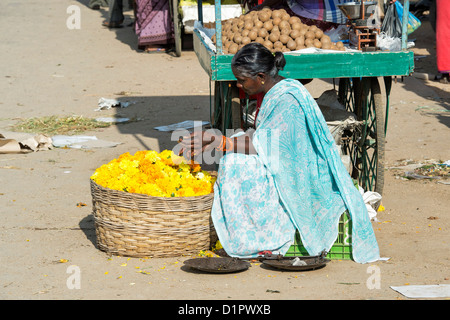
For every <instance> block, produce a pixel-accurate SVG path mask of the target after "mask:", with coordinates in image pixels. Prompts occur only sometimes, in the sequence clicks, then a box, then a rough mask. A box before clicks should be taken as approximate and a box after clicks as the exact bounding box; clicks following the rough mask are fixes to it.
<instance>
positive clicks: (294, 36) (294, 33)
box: [289, 29, 300, 40]
mask: <svg viewBox="0 0 450 320" xmlns="http://www.w3.org/2000/svg"><path fill="white" fill-rule="evenodd" d="M289 36H290V37H291V38H292V39H294V40H295V39H297V38H298V37H300V30H297V29H294V30H291V32H290V33H289Z"/></svg>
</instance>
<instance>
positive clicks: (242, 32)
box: [241, 29, 250, 37]
mask: <svg viewBox="0 0 450 320" xmlns="http://www.w3.org/2000/svg"><path fill="white" fill-rule="evenodd" d="M249 33H250V30H248V29H244V30H242V31H241V36H243V37H247V36H248V34H249Z"/></svg>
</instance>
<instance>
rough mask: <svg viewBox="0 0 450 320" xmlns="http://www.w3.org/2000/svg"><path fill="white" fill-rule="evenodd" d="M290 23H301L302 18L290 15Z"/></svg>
mask: <svg viewBox="0 0 450 320" xmlns="http://www.w3.org/2000/svg"><path fill="white" fill-rule="evenodd" d="M289 23H290V24H291V25H293V24H295V23H301V20H300V18H299V17H295V16H294V17H290V18H289Z"/></svg>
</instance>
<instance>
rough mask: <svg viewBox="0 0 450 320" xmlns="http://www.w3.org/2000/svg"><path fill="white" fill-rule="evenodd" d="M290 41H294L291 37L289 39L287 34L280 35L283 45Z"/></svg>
mask: <svg viewBox="0 0 450 320" xmlns="http://www.w3.org/2000/svg"><path fill="white" fill-rule="evenodd" d="M289 40H292V39H291V37H289V36H288V35H287V34H282V35H280V41H281V43H283V44H286V43H288V42H289Z"/></svg>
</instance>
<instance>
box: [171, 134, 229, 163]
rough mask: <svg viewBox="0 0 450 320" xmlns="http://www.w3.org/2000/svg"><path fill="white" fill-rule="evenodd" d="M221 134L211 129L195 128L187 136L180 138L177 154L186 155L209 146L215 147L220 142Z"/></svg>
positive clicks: (198, 152) (194, 153)
mask: <svg viewBox="0 0 450 320" xmlns="http://www.w3.org/2000/svg"><path fill="white" fill-rule="evenodd" d="M221 140H222V135H220V134H218V133H214V132H213V130H206V131H199V130H195V131H194V132H193V133H191V134H190V135H188V136H183V137H181V138H180V140H179V142H180V146H181V149H180V151H179V153H178V154H179V155H181V154H183V153H184V154H185V155H187V156H188V157H191V156H194V155H196V154H200V153H202V152H203V151H205V150H206V149H209V148H210V147H215V146H217V145H219V144H220V141H221Z"/></svg>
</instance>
